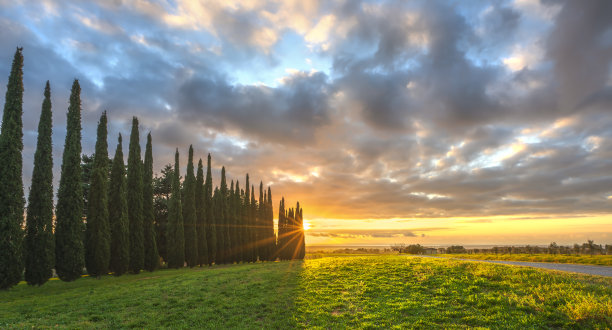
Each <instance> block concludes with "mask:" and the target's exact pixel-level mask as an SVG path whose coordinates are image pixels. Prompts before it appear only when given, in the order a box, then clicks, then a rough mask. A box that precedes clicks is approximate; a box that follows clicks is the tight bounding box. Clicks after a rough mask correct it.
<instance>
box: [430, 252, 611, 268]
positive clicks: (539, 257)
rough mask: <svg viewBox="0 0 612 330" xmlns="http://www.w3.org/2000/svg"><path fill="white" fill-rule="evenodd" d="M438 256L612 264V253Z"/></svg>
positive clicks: (445, 255)
mask: <svg viewBox="0 0 612 330" xmlns="http://www.w3.org/2000/svg"><path fill="white" fill-rule="evenodd" d="M436 256H439V257H446V258H460V259H479V260H508V261H531V262H556V263H562V264H583V265H600V266H612V255H592V256H591V255H567V254H484V253H475V254H438V255H436Z"/></svg>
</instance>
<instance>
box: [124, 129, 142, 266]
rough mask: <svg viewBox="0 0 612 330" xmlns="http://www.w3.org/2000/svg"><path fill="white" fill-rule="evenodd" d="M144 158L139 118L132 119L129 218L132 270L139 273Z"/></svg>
mask: <svg viewBox="0 0 612 330" xmlns="http://www.w3.org/2000/svg"><path fill="white" fill-rule="evenodd" d="M142 167H143V165H142V160H141V158H140V134H139V132H138V119H137V118H136V117H134V118H133V119H132V132H131V134H130V151H129V155H128V169H127V200H128V218H129V221H130V271H131V272H132V273H134V274H138V273H139V272H140V270H141V269H142V268H144V232H143V226H142V224H143V221H142V215H143V213H142V210H143V208H142V204H143V203H142V202H143V200H142V199H143V198H142V197H143V195H142Z"/></svg>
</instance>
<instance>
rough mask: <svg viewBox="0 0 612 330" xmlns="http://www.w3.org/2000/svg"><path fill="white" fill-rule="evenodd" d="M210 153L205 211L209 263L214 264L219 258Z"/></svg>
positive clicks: (207, 168)
mask: <svg viewBox="0 0 612 330" xmlns="http://www.w3.org/2000/svg"><path fill="white" fill-rule="evenodd" d="M210 163H211V161H210V154H208V165H207V166H206V181H205V183H204V201H205V204H204V212H205V213H206V243H208V264H209V265H212V263H213V262H216V258H217V227H216V226H215V221H214V211H213V202H212V197H213V187H212V175H211V168H210Z"/></svg>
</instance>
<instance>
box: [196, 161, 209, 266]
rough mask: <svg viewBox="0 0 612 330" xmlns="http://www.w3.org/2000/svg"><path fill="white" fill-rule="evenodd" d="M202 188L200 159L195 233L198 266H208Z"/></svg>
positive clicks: (204, 195)
mask: <svg viewBox="0 0 612 330" xmlns="http://www.w3.org/2000/svg"><path fill="white" fill-rule="evenodd" d="M205 190H206V189H205V186H204V165H203V164H202V159H201V158H200V161H199V162H198V172H197V175H196V184H195V205H196V233H197V235H198V239H197V242H198V265H200V266H204V265H208V240H207V239H206V235H207V230H206V229H207V228H206V227H207V226H206V209H205V207H206V202H207V201H206V192H205Z"/></svg>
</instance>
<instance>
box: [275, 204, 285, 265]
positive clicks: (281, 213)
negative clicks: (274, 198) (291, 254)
mask: <svg viewBox="0 0 612 330" xmlns="http://www.w3.org/2000/svg"><path fill="white" fill-rule="evenodd" d="M286 231H287V223H286V222H285V198H284V197H283V198H281V200H280V202H279V204H278V239H277V241H278V243H277V249H276V254H277V255H278V258H279V259H280V260H285V259H286V258H285V248H286V244H287V235H286Z"/></svg>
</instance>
